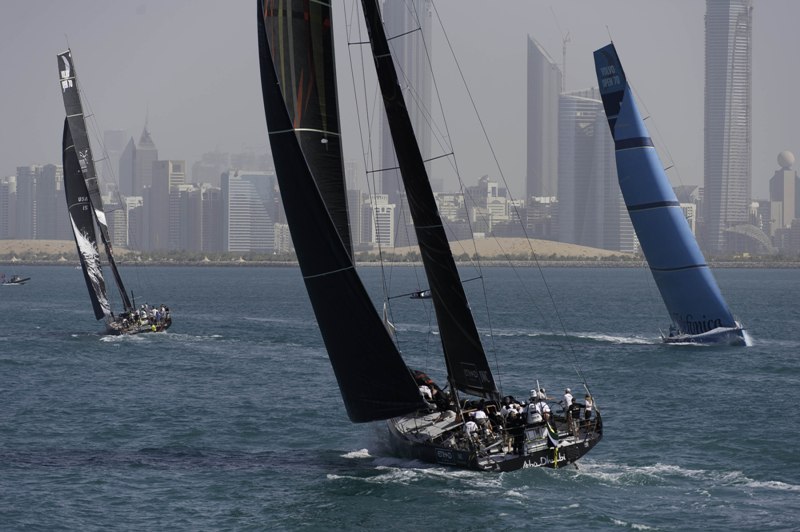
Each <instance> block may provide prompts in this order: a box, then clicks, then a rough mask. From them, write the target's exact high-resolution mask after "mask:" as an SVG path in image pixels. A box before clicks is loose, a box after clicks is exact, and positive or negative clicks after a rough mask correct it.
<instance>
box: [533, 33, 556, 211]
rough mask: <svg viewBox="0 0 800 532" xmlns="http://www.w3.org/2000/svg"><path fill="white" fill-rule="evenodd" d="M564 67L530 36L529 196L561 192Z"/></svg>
mask: <svg viewBox="0 0 800 532" xmlns="http://www.w3.org/2000/svg"><path fill="white" fill-rule="evenodd" d="M561 91H562V87H561V70H560V69H559V68H558V65H557V64H556V63H555V61H553V60H552V59H551V58H550V56H549V55H548V54H547V52H546V51H545V50H544V49H543V48H542V47H541V45H540V44H539V43H537V42H536V41H535V40H534V39H532V38H531V37H528V92H527V94H528V96H527V100H528V109H527V128H528V140H527V150H526V151H527V159H528V177H527V193H526V196H525V197H526V199H530V198H531V196H536V197H553V196H555V195H556V193H557V192H558V101H559V96H560V95H561Z"/></svg>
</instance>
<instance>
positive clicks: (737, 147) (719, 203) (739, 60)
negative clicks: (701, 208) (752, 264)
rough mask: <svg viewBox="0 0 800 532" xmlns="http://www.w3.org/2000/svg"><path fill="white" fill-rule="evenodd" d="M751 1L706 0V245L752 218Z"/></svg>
mask: <svg viewBox="0 0 800 532" xmlns="http://www.w3.org/2000/svg"><path fill="white" fill-rule="evenodd" d="M752 10H753V3H752V0H706V45H705V46H706V76H705V138H704V145H705V156H704V165H703V166H704V173H705V181H704V187H705V240H704V244H705V247H706V248H707V249H708V250H709V251H712V252H713V251H724V247H725V229H727V228H730V227H733V226H735V225H739V224H746V223H747V222H748V220H749V210H748V209H749V205H750V192H751V147H750V140H751V138H750V129H751V122H752V120H751V106H750V101H751V63H752V46H751V45H752Z"/></svg>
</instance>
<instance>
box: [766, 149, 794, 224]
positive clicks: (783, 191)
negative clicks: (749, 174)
mask: <svg viewBox="0 0 800 532" xmlns="http://www.w3.org/2000/svg"><path fill="white" fill-rule="evenodd" d="M778 164H779V165H780V167H781V169H780V170H778V171H776V172H775V175H773V176H772V179H770V180H769V202H770V216H769V221H770V224H769V232H770V236H775V232H776V231H778V230H781V229H784V230H785V229H789V228H790V227H792V222H793V221H794V220H796V219H798V218H800V179H798V177H797V172H795V171H794V169H793V168H792V165H794V154H793V153H792V152H790V151H782V152H781V153H779V154H778Z"/></svg>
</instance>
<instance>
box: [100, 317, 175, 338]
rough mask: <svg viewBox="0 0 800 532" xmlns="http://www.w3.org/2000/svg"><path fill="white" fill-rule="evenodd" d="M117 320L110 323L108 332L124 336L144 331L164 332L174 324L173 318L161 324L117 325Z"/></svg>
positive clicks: (107, 328)
mask: <svg viewBox="0 0 800 532" xmlns="http://www.w3.org/2000/svg"><path fill="white" fill-rule="evenodd" d="M116 325H117V322H115V323H113V324H111V325H109V326H108V327H106V334H109V335H112V336H123V335H130V334H144V333H155V332H164V331H166V330H167V329H169V328H170V326H171V325H172V320H171V319H170V320H167V321H165V322H163V323H159V324H155V325H154V324H141V325H138V324H137V325H132V326H128V327H122V326H121V325H120V326H116Z"/></svg>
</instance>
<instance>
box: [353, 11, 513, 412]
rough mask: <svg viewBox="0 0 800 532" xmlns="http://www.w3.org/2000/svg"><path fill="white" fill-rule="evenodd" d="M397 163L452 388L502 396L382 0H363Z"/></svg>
mask: <svg viewBox="0 0 800 532" xmlns="http://www.w3.org/2000/svg"><path fill="white" fill-rule="evenodd" d="M361 4H362V7H363V10H364V18H365V21H366V24H367V31H368V33H369V38H370V45H371V49H372V56H373V59H374V61H375V68H376V70H377V74H378V81H379V83H380V88H381V94H382V96H383V103H384V107H385V109H386V116H387V119H388V123H389V129H390V131H391V134H392V142H393V144H394V149H395V154H396V156H397V162H398V165H399V167H400V174H401V176H402V179H403V186H404V188H405V191H406V195H407V196H408V205H409V209H410V211H411V217H412V218H413V220H414V229H415V232H416V234H417V241H418V243H419V247H420V254H421V255H422V262H423V265H424V268H425V274H426V276H427V278H428V283H429V284H430V289H431V295H432V299H433V304H434V309H435V312H436V320H437V322H438V324H439V334H440V337H441V341H442V348H443V350H444V356H445V362H446V365H447V371H448V380H449V381H450V384H451V386H452V392H453V393H455V391H456V390H457V389H458V390H461V391H464V392H467V393H470V394H474V395H479V396H483V397H487V398H499V393H498V391H497V387H496V386H495V383H494V378H493V377H492V372H491V369H490V368H489V364H488V362H487V360H486V354H485V353H484V350H483V346H482V345H481V341H480V337H479V335H478V330H477V327H476V326H475V320H474V319H473V316H472V312H471V311H470V308H469V303H468V302H467V297H466V294H465V293H464V288H463V286H462V284H461V279H460V277H459V275H458V269H457V268H456V264H455V260H454V259H453V254H452V252H451V251H450V243H449V242H448V241H447V235H446V234H445V231H444V225H443V224H442V219H441V217H440V215H439V209H438V207H437V205H436V199H435V198H434V196H433V190H432V189H431V185H430V181H429V179H428V173H427V171H426V169H425V162H424V160H423V158H422V154H421V153H420V149H419V146H418V145H417V142H416V137H415V135H414V128H413V126H412V124H411V119H410V118H409V114H408V108H407V107H406V103H405V100H404V98H403V92H402V89H401V87H400V84H399V82H398V76H397V71H396V69H395V65H394V60H393V58H392V55H391V51H390V49H389V42H388V40H387V38H386V32H385V31H384V27H383V21H382V20H381V14H380V8H379V7H378V0H362V2H361Z"/></svg>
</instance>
